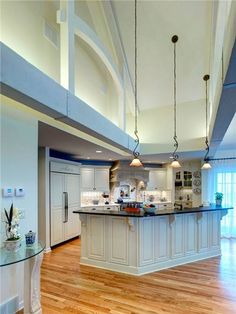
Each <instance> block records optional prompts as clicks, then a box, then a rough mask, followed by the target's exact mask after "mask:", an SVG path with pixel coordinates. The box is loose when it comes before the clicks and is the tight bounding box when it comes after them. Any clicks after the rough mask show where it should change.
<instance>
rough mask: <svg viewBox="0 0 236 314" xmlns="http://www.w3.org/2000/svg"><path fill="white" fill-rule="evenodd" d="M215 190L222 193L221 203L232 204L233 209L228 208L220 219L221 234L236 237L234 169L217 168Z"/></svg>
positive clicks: (235, 180)
mask: <svg viewBox="0 0 236 314" xmlns="http://www.w3.org/2000/svg"><path fill="white" fill-rule="evenodd" d="M215 178H216V184H215V187H216V191H215V192H222V193H223V202H222V204H223V205H232V206H234V208H235V209H234V210H229V211H228V214H227V215H226V216H224V217H223V218H222V221H221V235H222V237H227V238H231V237H233V238H236V171H233V172H230V171H229V169H227V170H226V171H220V170H218V171H217V172H216V176H215Z"/></svg>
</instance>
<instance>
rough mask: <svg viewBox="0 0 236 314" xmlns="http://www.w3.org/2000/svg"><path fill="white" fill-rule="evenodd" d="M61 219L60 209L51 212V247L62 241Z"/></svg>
mask: <svg viewBox="0 0 236 314" xmlns="http://www.w3.org/2000/svg"><path fill="white" fill-rule="evenodd" d="M62 219H63V218H62V211H61V210H60V209H59V210H53V211H52V212H51V245H55V244H58V243H61V242H63V241H64V223H63V222H62Z"/></svg>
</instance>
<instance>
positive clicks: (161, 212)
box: [73, 205, 233, 218]
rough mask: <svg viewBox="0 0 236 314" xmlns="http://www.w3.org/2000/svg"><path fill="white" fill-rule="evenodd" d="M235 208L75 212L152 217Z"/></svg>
mask: <svg viewBox="0 0 236 314" xmlns="http://www.w3.org/2000/svg"><path fill="white" fill-rule="evenodd" d="M227 209H233V207H232V206H224V207H223V206H216V205H211V206H207V207H194V208H184V209H182V210H180V209H163V210H158V209H157V210H156V211H155V212H154V213H152V214H148V213H145V212H144V211H143V210H141V211H140V213H130V212H126V211H112V210H85V209H81V210H75V211H73V213H75V214H86V215H108V216H119V217H136V218H143V217H150V216H163V215H173V214H174V215H176V214H187V213H201V212H209V211H218V210H227Z"/></svg>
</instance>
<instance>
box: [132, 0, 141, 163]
mask: <svg viewBox="0 0 236 314" xmlns="http://www.w3.org/2000/svg"><path fill="white" fill-rule="evenodd" d="M134 101H135V111H134V135H135V137H136V139H135V142H136V146H135V148H134V150H133V155H134V157H135V158H137V157H138V156H139V155H140V153H139V152H138V151H137V148H138V146H139V136H138V95H137V0H135V1H134Z"/></svg>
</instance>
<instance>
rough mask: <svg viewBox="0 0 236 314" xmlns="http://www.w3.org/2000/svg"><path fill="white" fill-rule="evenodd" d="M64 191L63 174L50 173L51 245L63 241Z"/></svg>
mask: <svg viewBox="0 0 236 314" xmlns="http://www.w3.org/2000/svg"><path fill="white" fill-rule="evenodd" d="M64 191H65V175H64V174H63V173H51V185H50V192H51V193H50V197H51V204H50V207H51V245H55V244H57V243H60V242H62V241H63V240H64V224H63V220H64V218H65V217H64V196H63V192H64Z"/></svg>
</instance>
